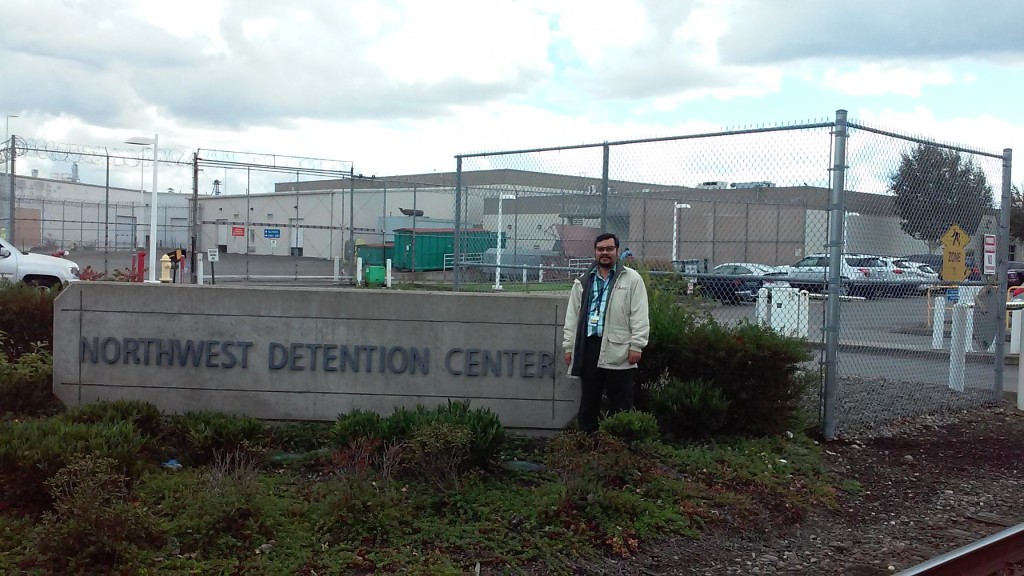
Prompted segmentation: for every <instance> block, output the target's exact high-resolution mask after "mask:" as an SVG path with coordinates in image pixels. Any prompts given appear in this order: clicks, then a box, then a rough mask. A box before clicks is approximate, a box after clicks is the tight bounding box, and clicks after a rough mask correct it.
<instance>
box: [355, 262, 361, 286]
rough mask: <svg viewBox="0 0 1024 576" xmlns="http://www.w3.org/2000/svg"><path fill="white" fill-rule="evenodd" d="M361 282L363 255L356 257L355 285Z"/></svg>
mask: <svg viewBox="0 0 1024 576" xmlns="http://www.w3.org/2000/svg"><path fill="white" fill-rule="evenodd" d="M362 284H363V257H362V256H360V257H358V258H356V286H361V285H362Z"/></svg>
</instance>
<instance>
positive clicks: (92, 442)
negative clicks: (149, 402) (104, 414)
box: [0, 418, 144, 505]
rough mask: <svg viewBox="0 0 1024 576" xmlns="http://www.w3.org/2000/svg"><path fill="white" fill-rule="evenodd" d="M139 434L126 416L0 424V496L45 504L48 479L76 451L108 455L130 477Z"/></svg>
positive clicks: (135, 463) (139, 445)
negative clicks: (104, 420) (86, 421)
mask: <svg viewBox="0 0 1024 576" xmlns="http://www.w3.org/2000/svg"><path fill="white" fill-rule="evenodd" d="M143 444H144V442H143V439H142V437H140V436H139V434H138V432H137V431H136V429H135V425H134V424H132V423H131V422H120V423H116V424H111V423H102V424H79V423H75V422H67V421H65V420H62V419H59V418H50V419H45V420H28V421H24V422H7V423H2V424H0V497H3V498H5V499H7V500H8V501H10V502H11V503H13V504H36V505H46V504H49V498H48V496H47V494H46V492H45V490H44V485H45V483H46V481H47V480H49V479H50V478H51V477H53V475H54V474H56V473H57V471H59V470H60V469H61V468H64V467H65V466H67V465H68V464H70V463H71V462H72V461H73V460H74V459H75V458H76V457H79V456H89V457H96V458H109V459H111V460H113V461H114V462H115V463H116V464H117V472H118V473H119V474H123V475H125V476H128V477H129V478H135V477H136V475H137V473H138V471H139V470H140V469H141V466H140V462H139V458H138V457H139V453H140V452H141V451H142V448H143Z"/></svg>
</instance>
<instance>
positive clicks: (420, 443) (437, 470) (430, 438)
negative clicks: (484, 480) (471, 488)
mask: <svg viewBox="0 0 1024 576" xmlns="http://www.w3.org/2000/svg"><path fill="white" fill-rule="evenodd" d="M472 439H473V434H472V433H471V432H470V431H469V429H467V428H466V427H465V426H461V425H458V424H451V423H448V422H442V421H437V422H431V423H429V424H426V425H424V426H420V427H419V428H417V429H416V430H415V431H414V432H413V433H412V435H411V436H410V437H409V440H408V450H407V451H406V467H407V469H408V470H409V471H410V472H412V474H413V476H414V477H415V478H416V479H418V480H421V481H425V482H428V483H433V484H436V485H437V486H438V487H440V488H442V489H449V488H454V487H458V480H459V474H460V473H461V472H462V471H463V470H464V465H465V463H466V462H467V461H468V460H469V456H470V445H471V443H472Z"/></svg>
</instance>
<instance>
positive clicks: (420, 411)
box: [332, 400, 505, 466]
mask: <svg viewBox="0 0 1024 576" xmlns="http://www.w3.org/2000/svg"><path fill="white" fill-rule="evenodd" d="M436 422H440V423H446V424H451V425H454V426H461V427H464V428H466V429H467V430H469V433H470V436H471V441H470V452H469V457H470V461H471V462H472V463H473V464H474V465H477V466H487V465H488V464H489V463H491V462H492V461H493V460H494V459H495V458H496V456H497V454H498V452H499V451H500V450H501V446H502V444H503V443H504V442H505V428H504V427H503V426H502V425H501V420H500V419H498V416H497V414H495V413H494V412H492V411H491V410H490V409H488V408H476V409H473V408H470V403H469V400H464V401H457V402H452V401H451V400H449V401H448V403H447V404H444V405H441V406H438V407H436V408H433V409H430V408H427V407H425V406H422V405H418V406H416V408H415V409H408V408H401V407H400V408H396V409H395V411H394V413H392V414H391V416H388V417H387V418H380V417H379V416H377V415H376V414H374V413H372V412H366V411H363V410H354V411H352V412H349V413H348V414H344V415H341V416H339V417H338V420H337V422H335V423H334V427H333V428H332V436H333V438H334V441H335V444H336V445H341V446H344V445H347V444H348V443H349V442H350V441H351V440H352V439H353V438H355V437H358V436H362V437H366V438H371V439H380V440H383V442H384V443H396V442H400V441H402V440H408V439H409V438H410V437H411V436H412V435H414V434H415V433H416V431H417V430H419V429H420V428H422V427H424V426H428V425H430V424H433V423H436ZM382 445H383V444H381V446H382Z"/></svg>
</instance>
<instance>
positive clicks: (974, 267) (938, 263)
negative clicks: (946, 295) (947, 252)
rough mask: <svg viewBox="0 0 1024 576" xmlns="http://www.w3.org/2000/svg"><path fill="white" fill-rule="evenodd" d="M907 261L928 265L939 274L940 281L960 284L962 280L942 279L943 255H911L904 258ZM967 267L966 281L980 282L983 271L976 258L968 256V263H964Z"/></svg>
mask: <svg viewBox="0 0 1024 576" xmlns="http://www.w3.org/2000/svg"><path fill="white" fill-rule="evenodd" d="M904 258H906V259H907V260H911V261H913V262H920V263H922V264H927V265H929V266H931V267H932V270H935V271H936V272H938V273H939V279H940V280H943V281H949V282H959V281H960V280H961V278H943V277H942V254H941V253H940V254H910V255H907V256H904ZM964 264H965V265H966V266H967V278H966V280H971V281H978V280H981V269H980V268H978V261H977V259H975V258H974V256H968V257H967V261H966V262H965V263H964Z"/></svg>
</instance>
